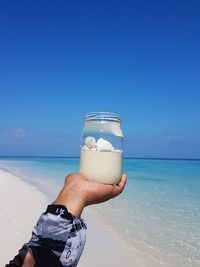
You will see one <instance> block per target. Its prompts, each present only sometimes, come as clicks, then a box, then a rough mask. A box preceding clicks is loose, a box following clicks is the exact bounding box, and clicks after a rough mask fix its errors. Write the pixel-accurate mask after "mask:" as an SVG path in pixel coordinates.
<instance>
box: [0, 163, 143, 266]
mask: <svg viewBox="0 0 200 267" xmlns="http://www.w3.org/2000/svg"><path fill="white" fill-rule="evenodd" d="M10 196H15V197H14V198H13V197H10ZM7 199H8V200H7ZM48 203H49V199H48V197H47V196H46V195H45V194H44V193H43V192H42V191H40V189H39V188H38V187H37V186H35V185H33V184H31V182H30V183H29V182H28V181H24V180H23V178H21V177H18V176H16V175H14V174H12V173H11V172H9V170H7V169H4V168H3V167H2V168H0V204H1V206H2V207H3V208H2V210H1V211H0V227H1V229H3V234H1V236H0V242H1V244H4V247H5V248H6V249H5V251H4V253H3V257H2V256H1V258H0V267H3V266H5V264H6V263H8V262H9V260H11V259H13V257H14V256H15V255H16V254H17V252H18V250H19V249H20V248H21V247H22V245H23V244H24V243H25V242H27V241H28V240H29V239H30V236H31V231H32V228H33V227H34V225H35V224H36V222H37V220H38V218H39V216H40V214H41V213H42V212H44V210H45V209H46V206H47V205H48ZM22 207H23V208H22ZM82 217H83V219H85V221H86V224H87V227H88V230H87V239H86V244H85V248H84V251H83V254H82V256H81V259H80V262H79V264H78V266H79V267H92V266H95V267H101V266H115V267H121V266H126V267H145V266H147V265H144V264H143V260H142V259H137V257H136V258H135V257H133V254H132V253H131V251H129V249H128V247H126V246H125V244H124V243H123V241H121V240H119V239H118V238H117V237H116V235H115V234H114V233H113V232H112V231H111V230H110V229H109V228H108V227H107V226H106V225H104V224H102V223H100V222H98V220H97V218H95V216H93V211H92V207H89V208H86V209H85V210H84V212H83V214H82ZM8 247H9V249H8Z"/></svg>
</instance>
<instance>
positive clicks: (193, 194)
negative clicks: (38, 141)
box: [0, 158, 200, 267]
mask: <svg viewBox="0 0 200 267" xmlns="http://www.w3.org/2000/svg"><path fill="white" fill-rule="evenodd" d="M0 168H1V169H3V170H6V171H9V172H11V173H13V174H15V175H17V176H20V177H21V178H22V179H24V180H26V181H28V182H29V183H32V184H34V185H35V186H37V187H38V188H39V189H40V190H41V191H42V192H44V193H45V194H46V195H47V196H48V198H49V201H52V200H54V198H55V196H56V195H57V193H58V192H59V189H60V188H61V186H62V185H63V182H64V177H65V176H66V175H67V174H69V173H71V172H78V171H79V158H1V159H0ZM123 169H124V172H126V173H127V175H128V181H127V185H126V188H125V190H124V192H123V194H121V195H120V196H119V197H117V198H115V199H113V200H111V201H108V202H106V203H103V204H99V205H96V206H95V209H94V210H93V214H94V216H96V218H97V219H98V220H100V221H101V222H102V223H105V224H106V225H107V226H108V227H109V228H111V229H112V230H113V231H114V232H115V234H116V235H117V236H118V237H119V238H120V239H121V240H122V241H123V242H125V243H126V245H127V246H128V247H129V248H130V249H131V250H132V251H133V253H137V255H138V256H140V255H141V256H142V257H143V258H145V259H146V260H147V262H149V264H148V266H147V267H149V266H152V267H163V266H165V267H200V161H199V160H166V159H165V160H163V159H124V160H123ZM88 208H89V207H88Z"/></svg>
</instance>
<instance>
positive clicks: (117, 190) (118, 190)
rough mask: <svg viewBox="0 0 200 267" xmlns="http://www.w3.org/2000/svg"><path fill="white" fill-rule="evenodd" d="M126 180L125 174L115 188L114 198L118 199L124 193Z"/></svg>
mask: <svg viewBox="0 0 200 267" xmlns="http://www.w3.org/2000/svg"><path fill="white" fill-rule="evenodd" d="M126 180H127V175H126V174H125V173H123V174H122V178H121V180H120V181H119V183H118V184H117V185H115V186H114V187H113V192H112V197H116V196H117V195H119V194H120V193H122V191H123V190H124V187H125V185H126Z"/></svg>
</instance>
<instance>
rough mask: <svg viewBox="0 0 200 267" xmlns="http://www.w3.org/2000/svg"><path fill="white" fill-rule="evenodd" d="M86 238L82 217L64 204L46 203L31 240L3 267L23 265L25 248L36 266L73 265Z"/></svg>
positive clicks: (78, 257) (68, 266) (72, 266)
mask: <svg viewBox="0 0 200 267" xmlns="http://www.w3.org/2000/svg"><path fill="white" fill-rule="evenodd" d="M85 239H86V225H85V223H84V221H83V220H82V219H81V218H77V217H75V216H73V215H72V214H71V213H69V212H68V211H67V209H66V207H65V206H63V205H49V206H48V207H47V210H46V212H45V213H43V214H42V215H41V216H40V218H39V220H38V222H37V225H36V226H35V227H34V229H33V232H32V237H31V239H30V241H29V242H28V243H27V244H25V245H24V246H23V247H22V249H21V250H20V251H19V254H18V255H17V256H16V257H15V258H14V259H13V260H12V261H10V263H9V264H7V265H6V267H8V266H9V267H15V266H22V264H23V260H24V258H25V256H26V253H27V251H28V249H30V250H31V251H32V253H33V256H34V259H35V266H36V267H44V266H48V267H51V266H54V267H57V266H67V267H75V266H77V264H78V261H79V259H80V257H81V254H82V251H83V248H84V245H85Z"/></svg>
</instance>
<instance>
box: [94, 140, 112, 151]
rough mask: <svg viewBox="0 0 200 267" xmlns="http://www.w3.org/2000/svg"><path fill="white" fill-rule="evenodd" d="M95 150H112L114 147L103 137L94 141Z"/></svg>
mask: <svg viewBox="0 0 200 267" xmlns="http://www.w3.org/2000/svg"><path fill="white" fill-rule="evenodd" d="M96 146H97V151H113V150H114V148H113V146H112V145H111V143H110V142H108V141H107V140H105V139H103V138H99V139H98V140H97V143H96Z"/></svg>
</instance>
